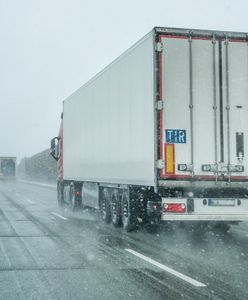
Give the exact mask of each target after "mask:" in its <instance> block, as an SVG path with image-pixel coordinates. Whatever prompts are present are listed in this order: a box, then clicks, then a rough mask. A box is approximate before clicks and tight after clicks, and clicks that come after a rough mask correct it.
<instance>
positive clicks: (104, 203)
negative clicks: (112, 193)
mask: <svg viewBox="0 0 248 300" xmlns="http://www.w3.org/2000/svg"><path fill="white" fill-rule="evenodd" d="M99 206H100V214H101V218H102V220H103V221H104V222H105V223H107V224H109V223H110V221H111V212H110V203H109V196H108V192H107V190H106V189H103V190H101V191H100V203H99Z"/></svg>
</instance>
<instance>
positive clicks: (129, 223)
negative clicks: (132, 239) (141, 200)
mask: <svg viewBox="0 0 248 300" xmlns="http://www.w3.org/2000/svg"><path fill="white" fill-rule="evenodd" d="M129 195H130V193H129V192H128V191H124V192H123V194H122V201H121V202H122V203H121V208H122V224H123V228H124V229H125V230H126V231H127V232H130V231H133V230H134V229H136V227H137V216H136V215H137V214H136V207H135V199H133V197H130V196H129Z"/></svg>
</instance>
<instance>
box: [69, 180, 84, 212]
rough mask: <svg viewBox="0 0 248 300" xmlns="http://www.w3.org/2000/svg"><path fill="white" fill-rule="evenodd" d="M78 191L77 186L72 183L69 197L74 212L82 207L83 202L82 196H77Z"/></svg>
mask: <svg viewBox="0 0 248 300" xmlns="http://www.w3.org/2000/svg"><path fill="white" fill-rule="evenodd" d="M76 191H77V188H76V187H75V185H74V184H72V185H71V187H70V194H69V198H70V205H71V210H72V211H73V212H74V211H76V210H79V209H80V208H81V203H82V200H81V196H76Z"/></svg>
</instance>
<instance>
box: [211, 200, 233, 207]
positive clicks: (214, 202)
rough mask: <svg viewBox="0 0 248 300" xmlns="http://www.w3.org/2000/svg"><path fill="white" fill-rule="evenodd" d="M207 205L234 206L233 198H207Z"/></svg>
mask: <svg viewBox="0 0 248 300" xmlns="http://www.w3.org/2000/svg"><path fill="white" fill-rule="evenodd" d="M208 206H235V200H234V199H208Z"/></svg>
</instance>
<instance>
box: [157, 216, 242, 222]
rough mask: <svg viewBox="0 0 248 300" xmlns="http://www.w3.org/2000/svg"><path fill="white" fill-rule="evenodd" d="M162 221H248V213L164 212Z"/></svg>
mask: <svg viewBox="0 0 248 300" xmlns="http://www.w3.org/2000/svg"><path fill="white" fill-rule="evenodd" d="M161 221H230V222H232V221H248V215H197V214H192V215H188V214H184V215H183V214H162V215H161Z"/></svg>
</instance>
